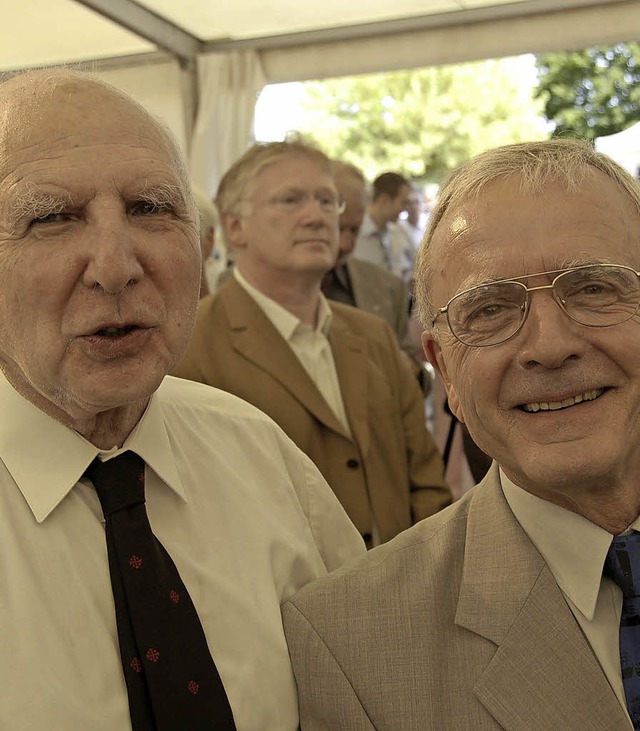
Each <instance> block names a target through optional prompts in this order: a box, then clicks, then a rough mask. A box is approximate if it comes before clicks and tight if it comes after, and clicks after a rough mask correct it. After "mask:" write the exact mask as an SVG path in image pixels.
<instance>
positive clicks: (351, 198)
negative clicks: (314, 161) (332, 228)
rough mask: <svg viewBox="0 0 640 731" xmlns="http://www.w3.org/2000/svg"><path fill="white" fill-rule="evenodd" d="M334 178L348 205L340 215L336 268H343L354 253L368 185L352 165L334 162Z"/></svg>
mask: <svg viewBox="0 0 640 731" xmlns="http://www.w3.org/2000/svg"><path fill="white" fill-rule="evenodd" d="M331 168H332V171H333V178H334V182H335V185H336V188H337V189H338V193H339V194H340V197H341V198H342V200H343V201H344V202H345V203H346V206H345V209H344V212H343V213H342V214H341V215H340V248H339V251H338V260H337V262H336V266H341V265H342V264H344V263H345V261H346V260H347V259H348V258H349V255H350V254H351V252H352V251H353V247H354V246H355V243H356V239H357V238H358V232H359V231H360V226H361V225H362V219H363V218H364V212H365V207H366V197H367V194H366V183H365V178H364V175H363V174H362V172H361V171H360V170H359V169H358V168H357V167H356V166H355V165H351V163H347V162H342V161H341V160H332V162H331Z"/></svg>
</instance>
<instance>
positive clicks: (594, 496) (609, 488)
mask: <svg viewBox="0 0 640 731" xmlns="http://www.w3.org/2000/svg"><path fill="white" fill-rule="evenodd" d="M503 469H504V468H503ZM505 473H506V474H507V477H509V479H510V480H511V481H512V482H514V483H515V484H519V485H521V486H523V489H525V490H527V492H530V493H531V494H532V495H537V497H539V498H542V499H543V500H547V501H548V502H550V503H554V504H555V505H559V506H560V507H561V508H564V509H565V510H570V511H571V512H573V513H577V514H578V515H581V516H582V517H583V518H586V519H587V520H589V521H591V522H592V523H595V524H596V525H598V526H600V528H603V529H604V530H606V531H607V532H608V533H611V534H613V535H618V534H619V533H623V532H624V531H625V530H626V529H627V528H628V527H629V526H630V525H631V524H632V523H633V522H634V521H635V520H636V518H637V517H638V515H640V495H639V494H638V489H637V484H636V481H635V480H631V481H624V482H616V481H614V480H612V479H611V478H610V477H609V478H608V479H607V478H604V479H599V480H596V481H594V483H593V484H591V485H589V484H588V482H587V481H586V480H585V481H584V482H583V483H582V485H581V489H580V490H579V491H577V490H575V489H574V487H575V486H572V488H571V489H567V488H566V486H565V485H558V486H552V485H549V484H546V485H545V486H544V488H542V487H540V486H539V485H537V484H536V485H533V484H530V485H528V486H527V485H526V482H527V480H526V479H524V480H523V479H522V478H520V479H519V476H516V475H513V476H512V475H509V473H508V472H507V470H505ZM603 485H604V487H603Z"/></svg>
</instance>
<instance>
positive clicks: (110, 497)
mask: <svg viewBox="0 0 640 731" xmlns="http://www.w3.org/2000/svg"><path fill="white" fill-rule="evenodd" d="M85 475H87V477H88V478H89V479H90V480H91V482H92V483H93V486H94V488H95V490H96V493H97V494H98V499H99V500H100V505H102V512H103V514H104V517H105V518H106V517H108V516H109V515H112V514H113V513H116V512H118V511H119V510H124V509H125V508H130V507H131V506H133V505H140V504H143V503H144V460H143V459H142V458H141V457H138V455H137V454H134V453H133V452H123V453H122V454H119V455H118V456H117V457H113V459H109V460H107V461H106V462H102V461H101V460H100V459H98V457H96V458H95V459H94V460H93V462H92V463H91V464H90V465H89V466H88V467H87V469H86V471H85Z"/></svg>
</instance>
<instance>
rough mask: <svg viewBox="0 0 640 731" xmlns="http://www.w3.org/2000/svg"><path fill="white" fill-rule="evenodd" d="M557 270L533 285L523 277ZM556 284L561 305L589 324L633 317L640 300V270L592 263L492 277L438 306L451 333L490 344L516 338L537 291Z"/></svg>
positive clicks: (607, 324) (467, 340) (469, 341)
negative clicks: (548, 280)
mask: <svg viewBox="0 0 640 731" xmlns="http://www.w3.org/2000/svg"><path fill="white" fill-rule="evenodd" d="M553 274H556V276H555V277H554V279H553V281H552V282H551V284H543V285H541V286H539V287H527V286H526V285H525V284H523V283H522V282H520V281H518V279H528V278H530V277H539V276H544V275H553ZM540 289H550V290H551V293H552V296H553V299H554V300H555V302H556V303H557V304H558V306H559V307H560V308H561V309H562V310H563V312H565V314H566V315H568V316H569V317H570V318H571V319H572V320H575V322H578V323H580V324H581V325H586V326H587V327H611V326H612V325H620V324H621V323H623V322H626V321H627V320H629V319H630V318H632V317H633V316H634V315H635V314H636V312H637V311H638V307H639V306H640V272H636V271H635V270H634V269H632V268H631V267H628V266H623V265H621V264H589V265H586V266H579V267H573V268H571V269H556V270H552V271H549V272H537V273H535V274H527V275H525V276H523V277H516V278H515V279H501V280H498V281H496V282H487V283H485V284H479V285H476V286H475V287H471V288H469V289H465V290H464V291H462V292H458V294H456V295H455V296H454V297H452V298H451V299H450V300H449V302H447V304H446V305H445V306H444V307H440V308H439V309H438V313H437V315H436V316H435V318H434V320H433V323H432V325H435V322H436V320H437V319H438V317H440V315H446V318H447V324H448V325H449V329H450V330H451V334H452V335H453V336H454V337H455V338H456V339H457V340H459V341H460V342H461V343H463V344H464V345H471V346H474V347H477V348H485V347H488V346H490V345H499V344H500V343H503V342H504V341H505V340H509V338H512V337H513V336H514V335H515V334H516V333H517V332H518V331H519V330H520V328H521V327H522V326H523V325H524V322H525V320H526V319H527V315H528V314H529V306H530V303H531V292H536V291H537V290H540Z"/></svg>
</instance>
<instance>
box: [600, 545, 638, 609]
mask: <svg viewBox="0 0 640 731" xmlns="http://www.w3.org/2000/svg"><path fill="white" fill-rule="evenodd" d="M604 573H605V574H606V575H607V576H608V577H609V578H610V579H611V580H612V581H614V582H615V583H616V584H617V585H618V586H619V587H620V589H621V590H622V593H623V595H624V596H625V597H627V598H629V597H636V596H640V533H637V532H636V531H633V532H632V533H629V534H628V535H624V536H614V538H613V541H612V542H611V546H610V547H609V550H608V552H607V557H606V559H605V562H604Z"/></svg>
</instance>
